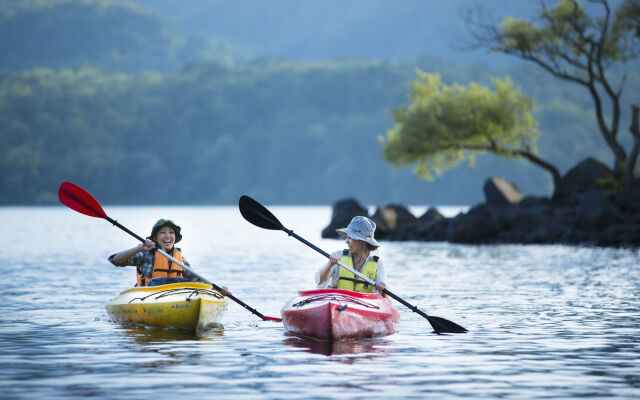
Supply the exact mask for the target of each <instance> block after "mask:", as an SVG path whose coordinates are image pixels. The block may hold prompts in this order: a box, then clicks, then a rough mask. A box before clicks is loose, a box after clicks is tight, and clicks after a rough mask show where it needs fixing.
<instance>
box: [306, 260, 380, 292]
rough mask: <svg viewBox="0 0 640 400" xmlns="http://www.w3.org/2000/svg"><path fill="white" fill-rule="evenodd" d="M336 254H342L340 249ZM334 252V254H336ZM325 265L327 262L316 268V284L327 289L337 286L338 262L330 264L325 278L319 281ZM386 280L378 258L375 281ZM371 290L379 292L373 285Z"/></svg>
mask: <svg viewBox="0 0 640 400" xmlns="http://www.w3.org/2000/svg"><path fill="white" fill-rule="evenodd" d="M336 253H338V254H342V251H339V252H336ZM336 253H334V254H336ZM326 267H327V264H324V265H322V266H321V267H320V268H318V270H317V271H316V273H315V277H314V278H315V281H316V285H317V286H318V288H319V289H328V288H335V287H338V274H339V272H340V265H338V264H334V265H333V266H331V270H330V271H329V274H328V275H327V278H326V279H325V280H324V281H322V282H321V281H320V278H321V275H322V271H323V270H324V269H325V268H326ZM386 280H387V272H386V270H385V268H384V263H383V262H382V260H380V259H378V267H377V268H376V279H375V281H376V283H378V282H385V283H386ZM373 291H374V292H376V293H379V291H378V289H376V288H375V287H374V288H373Z"/></svg>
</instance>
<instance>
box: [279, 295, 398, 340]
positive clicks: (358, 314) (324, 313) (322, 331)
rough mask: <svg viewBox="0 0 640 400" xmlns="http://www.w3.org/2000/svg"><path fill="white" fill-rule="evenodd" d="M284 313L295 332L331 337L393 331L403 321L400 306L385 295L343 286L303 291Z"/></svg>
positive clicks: (373, 334)
mask: <svg viewBox="0 0 640 400" xmlns="http://www.w3.org/2000/svg"><path fill="white" fill-rule="evenodd" d="M281 313H282V322H283V323H284V326H285V328H286V329H287V330H288V331H290V332H291V333H294V334H296V335H298V336H303V337H308V338H312V339H316V340H329V341H333V340H352V339H363V338H372V337H378V336H386V335H390V334H392V333H395V332H396V331H397V330H398V322H399V321H400V313H399V312H398V310H396V309H395V308H394V307H393V306H392V305H391V303H390V302H389V301H388V300H387V299H385V298H384V297H382V295H380V294H377V293H359V292H352V291H350V290H342V289H317V290H307V291H301V292H299V296H296V297H294V298H292V299H291V300H289V302H288V303H287V304H285V306H284V307H283V308H282V312H281Z"/></svg>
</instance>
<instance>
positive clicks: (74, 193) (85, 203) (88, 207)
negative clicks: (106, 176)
mask: <svg viewBox="0 0 640 400" xmlns="http://www.w3.org/2000/svg"><path fill="white" fill-rule="evenodd" d="M58 197H59V198H60V201H61V202H62V204H64V205H65V206H67V207H69V208H70V209H72V210H74V211H77V212H79V213H82V214H84V215H88V216H90V217H95V218H102V219H106V220H107V221H109V222H111V223H112V224H113V225H115V226H117V227H118V228H120V229H122V230H123V231H125V232H127V233H128V234H129V235H131V236H133V237H134V238H136V239H138V240H139V241H141V242H142V243H144V242H145V239H143V238H142V237H140V236H138V235H136V234H135V233H133V232H131V231H130V230H129V229H127V228H126V227H124V226H122V225H121V224H120V223H119V222H118V221H116V220H114V219H112V218H109V216H108V215H107V214H106V213H105V212H104V210H103V209H102V207H101V206H100V204H99V203H98V202H97V201H96V199H94V198H93V196H91V195H90V194H89V193H88V192H87V191H86V190H84V189H83V188H81V187H80V186H78V185H76V184H74V183H71V182H63V183H62V184H61V185H60V189H58ZM156 251H157V252H158V253H160V254H162V255H163V256H165V257H166V258H168V259H169V260H171V261H173V262H174V263H176V264H178V265H179V266H181V267H182V268H184V269H185V270H187V271H189V272H191V273H192V274H193V275H194V276H196V277H197V278H198V279H200V280H201V281H203V282H205V283H206V284H208V285H211V286H212V287H213V288H214V289H215V290H217V291H219V292H220V291H222V288H220V287H219V286H218V285H216V284H215V283H213V282H211V281H209V280H208V279H206V278H205V277H203V276H202V275H200V274H198V273H197V272H195V271H194V270H193V269H191V268H190V267H188V266H187V265H185V264H184V263H182V262H180V261H178V260H177V259H175V258H173V257H171V256H170V255H169V254H167V253H166V252H164V251H163V250H162V249H161V248H160V247H156ZM227 297H228V298H230V299H231V300H233V301H235V302H236V303H238V304H240V305H241V306H242V307H244V308H245V309H247V310H249V311H251V312H252V313H253V314H255V315H257V316H258V317H260V318H262V320H264V321H277V322H281V321H282V320H281V319H280V318H275V317H267V316H265V315H262V314H260V313H259V312H258V311H257V310H255V309H253V308H251V307H249V306H248V305H246V304H245V303H244V302H242V301H241V300H239V299H237V298H236V297H234V296H233V295H231V294H229V295H227Z"/></svg>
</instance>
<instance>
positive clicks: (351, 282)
mask: <svg viewBox="0 0 640 400" xmlns="http://www.w3.org/2000/svg"><path fill="white" fill-rule="evenodd" d="M375 230H376V224H375V223H374V222H373V221H371V220H370V219H369V218H367V217H360V216H358V217H353V219H352V220H351V222H350V223H349V225H348V226H347V227H346V228H343V229H337V232H338V233H339V234H340V235H342V236H344V237H346V243H347V246H348V247H349V249H345V250H342V251H336V252H335V253H333V254H331V257H330V259H329V262H328V263H326V264H325V265H323V266H322V267H320V269H319V270H318V271H317V272H316V275H315V280H316V284H317V285H318V287H319V288H325V289H326V288H337V289H346V290H353V291H356V292H362V293H374V292H378V293H382V291H384V289H386V288H387V285H386V283H385V280H386V272H385V269H384V265H383V263H382V261H380V259H379V258H378V256H375V255H371V253H372V252H374V251H376V250H377V249H378V247H380V243H378V242H377V241H376V240H375V239H374V237H373V234H374V232H375ZM338 262H342V263H343V264H346V265H347V266H349V267H351V268H353V269H355V270H356V271H358V272H360V273H361V274H363V275H365V276H367V277H368V278H369V279H371V280H372V281H374V282H376V284H375V286H373V287H372V286H371V285H370V284H369V283H368V282H367V281H365V280H362V279H361V278H359V277H358V276H356V275H355V274H354V273H352V272H350V271H349V270H347V269H346V268H342V267H341V266H340V265H339V264H338Z"/></svg>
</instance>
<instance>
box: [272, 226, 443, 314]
mask: <svg viewBox="0 0 640 400" xmlns="http://www.w3.org/2000/svg"><path fill="white" fill-rule="evenodd" d="M282 230H283V231H285V232H286V233H287V234H288V235H289V236H293V237H294V238H296V239H298V240H299V241H301V242H302V243H304V244H306V245H307V246H309V247H311V248H312V249H314V250H315V251H317V252H318V253H320V254H322V255H323V256H325V257H327V258H331V255H330V254H329V253H327V252H326V251H324V250H322V249H321V248H319V247H318V246H316V245H314V244H313V243H311V242H309V241H308V240H306V239H305V238H303V237H301V236H300V235H298V234H296V233H295V232H293V231H292V230H291V229H287V228H285V227H284V226H283V227H282ZM338 264H339V265H340V266H341V267H343V268H345V269H346V270H347V271H351V272H352V273H354V274H355V275H357V276H358V277H360V278H362V279H364V280H365V281H366V282H368V283H369V284H371V285H372V286H375V285H376V282H374V281H373V280H371V279H370V278H369V277H368V276H366V275H363V274H362V273H360V272H358V271H356V270H355V269H353V268H351V267H349V266H348V265H346V264H345V263H343V262H341V261H338ZM382 292H383V293H384V294H387V295H389V296H390V297H392V298H393V299H394V300H396V301H398V302H399V303H402V305H404V306H405V307H407V308H409V309H410V310H411V311H413V312H414V313H417V314H420V315H421V316H423V317H424V318H426V319H428V320H430V319H431V316H429V315H427V314H425V313H424V312H423V311H421V310H420V309H419V308H418V306H414V305H413V304H411V303H409V302H407V301H405V300H404V299H403V298H402V297H400V296H397V295H396V294H394V293H393V292H391V291H390V290H388V289H384V290H383V291H382Z"/></svg>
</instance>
